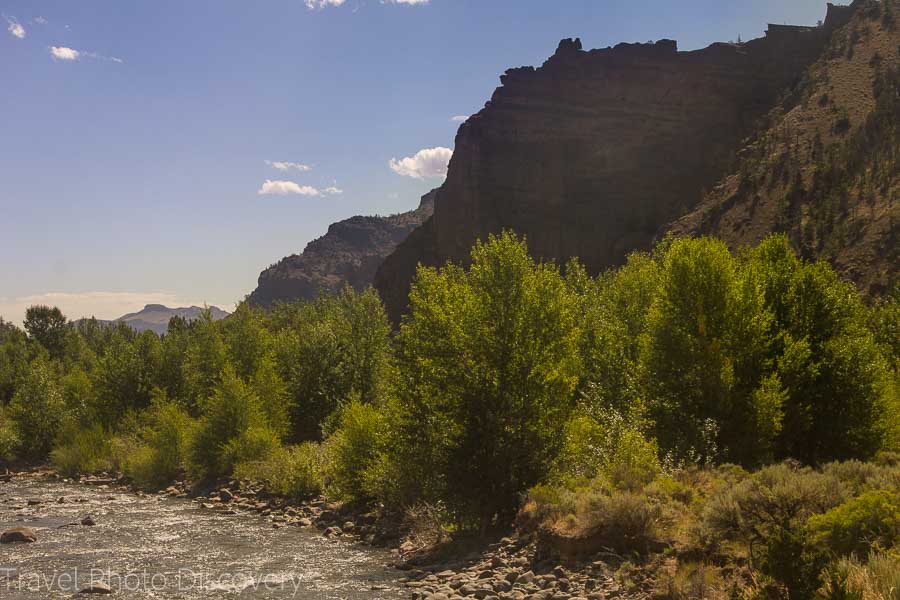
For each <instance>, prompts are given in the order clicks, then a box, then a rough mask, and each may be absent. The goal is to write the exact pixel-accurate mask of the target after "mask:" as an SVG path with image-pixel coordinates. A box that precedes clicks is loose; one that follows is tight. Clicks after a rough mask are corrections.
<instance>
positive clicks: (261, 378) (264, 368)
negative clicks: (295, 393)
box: [250, 356, 291, 439]
mask: <svg viewBox="0 0 900 600" xmlns="http://www.w3.org/2000/svg"><path fill="white" fill-rule="evenodd" d="M250 387H252V388H253V391H254V393H256V395H257V397H258V398H259V399H260V402H261V404H262V409H263V412H264V413H265V415H266V421H267V422H268V425H269V428H270V429H271V430H272V431H274V432H275V433H276V434H277V435H278V437H279V438H281V439H284V438H285V437H287V435H288V434H289V432H290V427H291V421H290V409H291V407H290V395H289V393H288V389H287V385H286V384H285V383H284V381H283V380H282V379H281V377H280V376H279V375H278V371H277V367H276V365H275V360H274V359H273V358H271V357H269V356H266V357H264V358H262V359H261V360H260V361H259V364H258V365H257V369H256V372H255V373H254V375H253V378H252V380H251V381H250Z"/></svg>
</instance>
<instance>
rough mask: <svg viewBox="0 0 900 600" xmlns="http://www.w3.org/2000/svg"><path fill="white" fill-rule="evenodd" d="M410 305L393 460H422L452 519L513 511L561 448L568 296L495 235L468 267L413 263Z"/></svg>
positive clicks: (571, 356)
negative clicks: (397, 446) (397, 443)
mask: <svg viewBox="0 0 900 600" xmlns="http://www.w3.org/2000/svg"><path fill="white" fill-rule="evenodd" d="M410 307H411V315H410V316H409V318H407V319H406V320H405V322H404V323H403V325H402V327H401V332H400V348H401V352H400V367H401V373H402V388H401V394H402V408H401V411H402V412H401V415H399V417H400V423H399V425H400V427H401V433H400V436H399V438H398V440H399V441H400V443H401V451H405V456H404V458H403V459H402V460H411V461H418V462H419V463H420V464H422V468H421V469H420V470H419V472H420V473H421V474H423V475H426V474H427V475H426V476H427V477H428V478H429V479H431V481H432V483H431V485H430V489H431V490H434V491H436V492H437V493H438V494H439V496H440V498H439V499H443V500H445V501H446V504H447V506H448V508H449V509H450V510H451V512H452V513H453V515H454V516H455V517H456V518H457V520H458V521H459V522H460V523H461V524H463V525H474V524H477V525H479V526H480V527H482V529H483V528H485V527H487V526H488V525H490V523H491V522H493V521H495V520H497V519H499V520H505V519H508V518H510V517H511V516H512V515H513V514H514V511H515V509H516V506H517V503H518V500H519V494H521V493H522V492H523V491H525V490H526V489H528V488H529V487H531V486H533V485H535V484H536V483H538V482H539V481H541V480H542V479H543V478H544V477H545V476H546V475H547V473H548V472H549V470H550V468H551V466H552V463H553V460H554V459H555V457H556V455H557V453H558V452H559V450H560V448H561V445H562V442H563V432H564V430H565V427H566V423H567V421H568V417H569V414H570V413H571V410H572V408H573V393H574V390H575V387H576V385H577V383H578V379H579V377H580V375H581V370H580V368H581V363H580V357H579V341H580V330H579V328H578V320H579V301H578V298H577V296H576V294H575V293H574V292H573V291H572V289H571V288H570V287H569V286H568V285H567V284H566V282H565V281H564V279H563V278H562V276H561V275H560V273H559V269H558V268H557V267H556V266H555V265H552V264H535V262H534V261H533V260H532V259H531V258H530V257H529V255H528V249H527V247H526V245H525V242H524V241H520V240H519V239H517V238H516V236H515V235H514V234H512V233H504V234H502V235H501V236H499V237H494V236H491V237H490V238H489V240H488V241H487V242H486V243H481V242H479V243H477V244H476V245H475V247H474V248H473V250H472V266H471V268H470V269H469V270H468V271H465V270H463V269H462V268H460V267H457V266H454V265H447V266H446V267H444V268H443V269H440V270H437V269H431V268H424V267H420V269H419V271H418V273H417V275H416V278H415V281H414V283H413V286H412V291H411V294H410ZM404 449H405V450H404ZM427 487H428V484H427V483H426V489H427ZM426 493H427V491H426Z"/></svg>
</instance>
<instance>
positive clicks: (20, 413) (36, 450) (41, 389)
mask: <svg viewBox="0 0 900 600" xmlns="http://www.w3.org/2000/svg"><path fill="white" fill-rule="evenodd" d="M65 408H66V407H65V400H64V399H63V394H62V390H61V389H60V387H59V382H58V381H57V379H56V373H54V370H53V367H52V365H51V364H50V363H49V362H48V361H47V360H46V359H44V358H42V357H39V358H37V359H36V360H35V361H34V362H32V363H31V367H30V369H29V371H28V374H27V375H26V376H25V378H24V379H23V380H22V384H21V386H20V387H19V389H17V390H16V393H15V395H14V396H13V399H12V402H11V403H10V405H9V415H10V416H11V417H12V419H13V421H15V423H16V429H17V432H18V437H19V439H20V440H21V456H22V457H23V458H27V459H30V460H42V459H45V458H46V457H47V456H48V455H49V454H50V450H51V449H52V447H53V440H54V438H55V437H56V434H57V433H58V432H59V429H60V427H61V426H62V423H63V420H64V418H65V414H66V413H65Z"/></svg>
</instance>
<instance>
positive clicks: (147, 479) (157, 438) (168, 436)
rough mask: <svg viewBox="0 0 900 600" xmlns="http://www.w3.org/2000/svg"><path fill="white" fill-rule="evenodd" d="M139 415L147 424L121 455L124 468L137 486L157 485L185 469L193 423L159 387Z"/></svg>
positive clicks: (155, 487) (176, 475)
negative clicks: (147, 407) (144, 410)
mask: <svg viewBox="0 0 900 600" xmlns="http://www.w3.org/2000/svg"><path fill="white" fill-rule="evenodd" d="M142 418H143V420H144V421H145V423H146V425H145V426H144V427H143V428H141V430H140V431H139V433H138V438H139V440H138V443H137V444H134V445H133V447H131V448H129V451H128V453H127V454H126V455H125V456H124V457H123V461H122V462H123V470H124V472H125V474H126V475H127V476H129V477H131V478H132V479H133V480H134V482H135V484H137V485H138V486H139V487H142V488H145V489H159V488H162V487H164V486H166V485H168V484H170V483H171V482H173V481H175V480H176V479H177V478H178V477H179V476H180V475H181V473H182V471H183V470H184V467H185V464H186V462H187V452H188V444H189V442H190V439H191V433H192V430H193V426H194V423H193V421H192V420H191V418H190V416H189V415H188V414H187V412H186V411H185V410H184V409H183V408H181V406H180V405H178V404H177V403H175V402H173V401H171V400H169V399H168V398H167V397H166V396H165V393H164V392H160V391H158V390H157V391H156V392H155V394H154V399H153V400H152V401H151V405H150V408H149V409H148V410H147V411H146V412H145V413H144V414H143V415H142Z"/></svg>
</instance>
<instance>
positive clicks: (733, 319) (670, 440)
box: [643, 238, 781, 465]
mask: <svg viewBox="0 0 900 600" xmlns="http://www.w3.org/2000/svg"><path fill="white" fill-rule="evenodd" d="M770 321H771V315H770V313H769V311H767V310H766V309H765V306H764V297H763V291H762V289H761V287H760V286H759V285H758V284H756V282H755V281H754V280H753V278H749V277H744V276H743V274H742V273H741V272H739V270H738V268H737V265H736V262H735V260H734V259H733V258H732V256H731V254H730V253H729V251H728V248H727V247H726V246H725V244H723V243H722V242H720V241H716V240H712V239H708V238H702V239H679V240H676V241H674V242H672V244H671V246H670V247H668V248H667V249H666V251H665V254H664V256H663V257H662V274H661V280H660V287H659V293H658V294H657V296H656V298H655V300H654V302H653V306H652V308H651V309H650V311H649V314H648V324H647V336H646V338H645V342H644V359H643V360H644V365H645V370H644V377H645V385H646V388H647V390H648V394H649V398H648V400H649V406H650V410H651V416H652V418H653V420H654V422H655V434H656V436H657V438H658V439H659V441H660V444H661V445H662V447H663V449H668V450H673V451H674V452H675V454H676V456H679V457H682V458H694V459H699V460H701V461H721V460H729V461H733V462H739V463H742V464H751V465H752V464H757V463H759V462H761V461H764V460H766V459H767V458H768V457H769V456H770V453H771V451H772V446H773V442H774V437H775V434H777V432H778V427H779V424H780V420H781V414H780V410H781V407H780V406H779V405H778V402H779V400H780V395H779V393H778V391H779V388H778V386H777V381H775V380H772V381H769V382H767V384H766V385H765V386H764V387H763V388H762V390H760V387H761V386H762V384H763V379H764V375H765V359H766V357H767V354H768V347H767V338H766V333H767V331H768V327H769V323H770Z"/></svg>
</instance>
